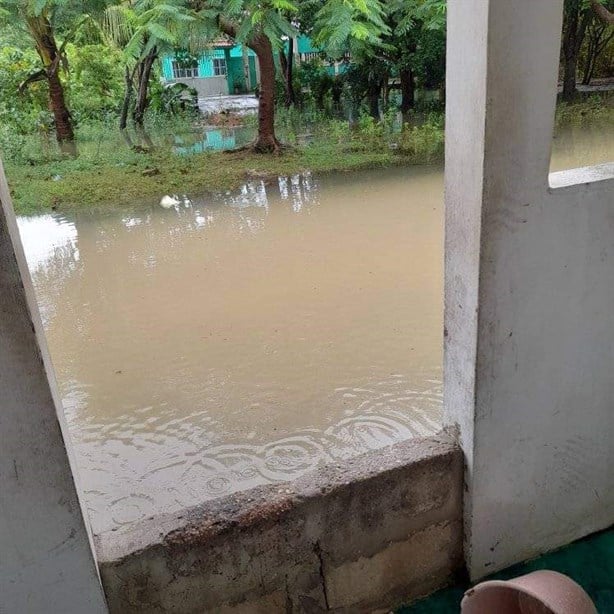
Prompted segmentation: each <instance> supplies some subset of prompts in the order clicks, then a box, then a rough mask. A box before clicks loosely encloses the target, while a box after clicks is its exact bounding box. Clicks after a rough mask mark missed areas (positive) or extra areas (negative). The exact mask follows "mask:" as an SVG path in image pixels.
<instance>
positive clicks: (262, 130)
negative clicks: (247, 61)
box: [218, 15, 281, 153]
mask: <svg viewBox="0 0 614 614" xmlns="http://www.w3.org/2000/svg"><path fill="white" fill-rule="evenodd" d="M218 25H219V27H220V30H222V32H224V34H227V35H228V36H230V37H231V38H236V36H237V27H236V25H235V24H234V23H232V22H231V21H228V20H227V19H226V18H224V17H223V16H222V15H219V16H218ZM247 46H248V47H249V48H250V49H251V50H252V51H254V53H255V54H256V57H257V58H258V65H259V66H260V95H259V98H258V136H257V138H256V142H255V143H254V146H253V147H254V151H256V152H258V153H269V152H278V151H279V149H280V147H281V143H280V142H279V141H278V140H277V138H276V136H275V60H274V57H273V45H271V41H270V40H269V38H268V37H267V36H266V35H265V34H258V35H256V36H254V37H253V38H252V39H251V40H250V41H249V42H248V43H247Z"/></svg>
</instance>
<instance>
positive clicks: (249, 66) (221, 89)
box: [162, 36, 347, 98]
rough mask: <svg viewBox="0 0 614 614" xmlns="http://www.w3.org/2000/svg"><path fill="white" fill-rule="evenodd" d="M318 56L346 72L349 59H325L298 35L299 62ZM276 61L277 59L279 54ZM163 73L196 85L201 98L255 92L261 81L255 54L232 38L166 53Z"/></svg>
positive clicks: (167, 77)
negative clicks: (191, 51)
mask: <svg viewBox="0 0 614 614" xmlns="http://www.w3.org/2000/svg"><path fill="white" fill-rule="evenodd" d="M287 48H288V45H287V44H286V50H287ZM317 59H322V60H323V61H324V62H325V63H326V65H327V70H328V71H329V72H330V73H331V74H332V75H336V74H340V73H342V72H344V70H345V67H346V66H347V59H346V60H344V61H342V62H328V61H326V60H325V58H324V54H323V52H322V50H321V49H318V48H316V47H314V46H313V43H312V41H311V39H310V38H309V37H307V36H298V37H297V38H296V39H295V41H294V60H295V63H296V65H300V64H301V63H303V62H311V61H313V60H317ZM275 61H276V62H277V61H278V58H277V57H276V58H275ZM162 74H163V77H164V81H165V83H185V84H186V85H189V86H190V87H193V88H194V89H195V90H196V91H197V92H198V96H199V97H200V98H205V97H207V96H228V95H233V94H247V93H249V92H253V91H254V90H255V89H256V87H257V86H258V83H259V81H260V69H259V66H258V61H257V59H256V54H255V53H254V52H253V51H252V50H251V49H248V48H247V47H246V46H245V45H240V44H235V43H234V42H233V41H231V40H229V39H219V40H218V41H216V42H215V44H214V45H212V47H211V48H210V49H207V50H206V51H203V52H202V53H201V54H200V55H199V56H198V57H191V56H189V55H187V54H180V53H176V54H166V55H164V56H163V57H162Z"/></svg>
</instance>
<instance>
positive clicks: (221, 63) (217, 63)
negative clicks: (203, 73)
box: [213, 58, 228, 77]
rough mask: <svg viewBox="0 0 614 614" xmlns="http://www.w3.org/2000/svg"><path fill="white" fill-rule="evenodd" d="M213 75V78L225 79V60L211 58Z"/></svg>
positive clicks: (226, 69) (226, 68) (226, 70)
mask: <svg viewBox="0 0 614 614" xmlns="http://www.w3.org/2000/svg"><path fill="white" fill-rule="evenodd" d="M213 75H214V76H215V77H225V76H227V75H228V64H227V63H226V58H213Z"/></svg>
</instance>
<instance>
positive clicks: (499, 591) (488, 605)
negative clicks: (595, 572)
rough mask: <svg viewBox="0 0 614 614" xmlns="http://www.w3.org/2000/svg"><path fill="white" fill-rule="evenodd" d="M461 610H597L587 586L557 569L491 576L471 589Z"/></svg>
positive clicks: (519, 613)
mask: <svg viewBox="0 0 614 614" xmlns="http://www.w3.org/2000/svg"><path fill="white" fill-rule="evenodd" d="M461 612H462V614H597V609H596V608H595V605H594V604H593V602H592V601H591V598H590V597H589V596H588V595H587V594H586V592H585V591H584V589H583V588H582V587H581V586H580V585H578V584H576V583H575V582H574V581H573V580H572V579H571V578H568V577H567V576H564V575H563V574H560V573H557V572H556V571H534V572H533V573H530V574H527V575H526V576H519V577H518V578H514V579H513V580H507V581H504V580H491V581H489V582H482V583H481V584H478V585H477V586H475V587H474V588H472V589H469V590H468V591H467V592H466V593H465V596H464V597H463V601H462V603H461Z"/></svg>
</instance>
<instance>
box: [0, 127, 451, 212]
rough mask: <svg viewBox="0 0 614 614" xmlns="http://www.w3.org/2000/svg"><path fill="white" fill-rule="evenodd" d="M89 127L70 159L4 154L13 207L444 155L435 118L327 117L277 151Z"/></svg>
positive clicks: (89, 203) (129, 198) (225, 185)
mask: <svg viewBox="0 0 614 614" xmlns="http://www.w3.org/2000/svg"><path fill="white" fill-rule="evenodd" d="M88 131H89V133H85V134H84V133H81V134H79V137H80V138H79V149H80V155H79V157H78V158H76V159H60V158H57V157H54V156H52V155H47V151H46V150H45V149H44V148H41V149H39V151H38V152H37V155H31V156H27V155H26V156H23V155H22V157H21V158H19V159H13V160H10V159H9V160H8V161H7V163H6V170H7V176H8V179H9V185H10V187H11V191H12V195H13V199H14V203H15V210H16V212H17V213H19V214H22V215H23V214H26V215H27V214H34V213H41V212H45V211H50V210H66V209H74V208H87V209H92V208H113V207H122V206H127V205H130V204H133V203H135V202H142V201H143V200H146V199H149V200H151V199H153V198H159V197H160V196H162V195H164V194H168V193H171V194H172V193H180V194H188V195H196V194H198V193H203V192H218V191H224V190H230V189H233V188H236V187H239V186H240V185H241V184H242V183H244V182H245V181H246V180H249V179H264V178H268V177H272V176H277V175H292V174H296V173H300V172H303V171H306V170H309V171H311V172H315V173H330V172H334V171H339V172H343V171H351V170H359V169H366V168H374V167H382V166H393V165H400V164H412V163H431V162H435V161H438V160H440V159H441V157H442V155H443V126H442V125H441V122H440V123H439V124H436V123H433V122H430V123H429V122H426V123H424V124H423V125H421V126H414V127H413V128H407V129H405V130H403V131H399V130H397V131H396V132H395V131H394V130H393V129H392V128H391V127H389V126H388V127H387V126H385V125H384V124H382V125H380V124H375V123H373V122H369V121H364V122H363V123H362V125H360V126H358V127H356V128H355V129H350V127H349V125H348V124H347V122H339V121H334V120H330V121H329V122H327V123H326V125H325V126H318V127H317V129H312V130H311V133H310V134H308V135H307V136H308V137H309V138H308V139H307V140H305V139H304V137H305V134H304V132H305V130H304V129H303V130H301V131H300V132H301V133H303V134H298V133H296V132H292V131H286V137H287V140H288V142H290V143H294V144H293V145H290V146H289V147H288V148H286V149H284V151H283V152H282V153H281V154H279V155H262V154H256V153H253V152H251V151H249V150H236V151H226V152H209V151H206V152H201V153H190V154H189V155H186V154H178V153H175V151H174V147H173V145H174V141H175V139H174V136H173V135H174V134H177V129H172V128H169V129H168V131H167V132H166V133H165V134H163V135H162V136H160V135H158V136H157V137H156V138H153V140H154V142H155V144H156V146H155V148H154V149H152V150H146V149H145V148H142V147H137V148H136V150H135V149H134V148H130V147H128V146H127V145H126V144H125V143H124V142H123V141H122V139H121V137H120V136H119V135H117V136H115V135H113V132H112V131H110V132H107V133H106V135H103V136H101V135H100V134H99V133H96V132H95V131H93V130H92V128H91V127H89V128H88ZM169 134H170V135H171V136H170V137H169V136H168V135H169ZM109 135H112V136H109ZM34 150H35V148H34V147H33V146H31V147H30V148H26V149H23V150H22V152H25V151H34Z"/></svg>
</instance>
